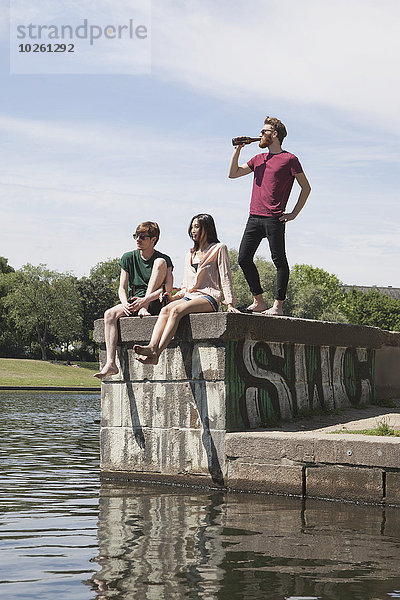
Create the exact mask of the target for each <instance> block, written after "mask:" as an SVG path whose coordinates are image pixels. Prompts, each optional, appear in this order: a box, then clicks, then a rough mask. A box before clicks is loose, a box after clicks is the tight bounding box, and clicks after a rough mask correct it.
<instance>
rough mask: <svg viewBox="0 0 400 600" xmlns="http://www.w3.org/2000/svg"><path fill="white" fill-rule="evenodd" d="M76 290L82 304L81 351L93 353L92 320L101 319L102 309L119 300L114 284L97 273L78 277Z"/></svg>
mask: <svg viewBox="0 0 400 600" xmlns="http://www.w3.org/2000/svg"><path fill="white" fill-rule="evenodd" d="M78 290H79V294H80V298H81V304H82V336H81V341H82V344H83V348H82V352H84V353H86V354H89V355H93V354H94V353H95V351H96V348H97V345H96V343H95V342H94V341H93V329H94V322H95V320H96V319H101V318H102V317H103V314H104V311H105V310H107V308H110V307H111V306H114V305H115V304H116V303H117V302H118V301H119V300H118V296H117V294H116V292H115V285H113V284H112V283H109V282H108V281H107V280H106V278H105V277H101V276H98V274H97V273H96V274H95V275H94V276H91V277H82V278H81V279H79V280H78ZM88 358H89V356H86V359H88Z"/></svg>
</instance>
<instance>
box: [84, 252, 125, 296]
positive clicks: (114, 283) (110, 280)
mask: <svg viewBox="0 0 400 600" xmlns="http://www.w3.org/2000/svg"><path fill="white" fill-rule="evenodd" d="M120 273H121V267H120V266H119V258H109V259H108V260H105V261H101V262H98V263H97V264H96V265H95V266H94V267H92V268H91V269H90V273H89V279H91V280H92V281H102V282H103V283H104V284H106V285H108V286H109V287H110V289H112V290H114V292H115V299H116V301H117V300H118V285H119V276H120Z"/></svg>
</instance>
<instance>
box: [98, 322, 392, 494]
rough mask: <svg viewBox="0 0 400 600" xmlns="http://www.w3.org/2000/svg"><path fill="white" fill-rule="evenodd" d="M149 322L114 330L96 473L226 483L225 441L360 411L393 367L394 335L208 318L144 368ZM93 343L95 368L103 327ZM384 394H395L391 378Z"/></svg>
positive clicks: (190, 325)
mask: <svg viewBox="0 0 400 600" xmlns="http://www.w3.org/2000/svg"><path fill="white" fill-rule="evenodd" d="M154 323H155V318H148V319H136V318H123V319H121V321H120V342H119V347H118V360H119V364H120V373H119V375H117V376H113V377H111V378H110V380H109V381H107V382H103V384H102V427H101V469H102V471H103V472H108V473H118V472H119V473H122V472H123V473H129V474H132V473H136V474H140V475H144V474H145V475H147V476H149V477H153V478H154V477H159V476H162V477H169V478H176V477H185V478H186V479H188V478H197V479H198V478H199V477H200V478H203V481H206V480H208V481H209V482H211V481H212V482H214V483H217V484H226V483H228V484H229V481H227V475H228V477H229V472H228V469H227V461H226V456H225V455H226V433H227V432H233V431H239V432H240V431H245V430H248V429H255V428H257V427H262V426H266V425H268V424H271V423H276V422H277V421H279V420H281V419H291V418H295V417H296V416H298V415H299V414H301V413H302V412H304V411H313V410H315V409H318V410H322V411H323V410H331V409H337V408H342V407H347V406H358V405H361V404H366V403H368V402H370V401H372V400H373V399H374V397H375V375H376V378H377V380H378V381H379V382H380V385H381V383H382V372H383V371H382V369H383V367H382V364H386V358H387V355H390V357H391V359H392V360H393V361H396V360H397V359H399V360H400V357H398V356H397V354H396V352H398V351H399V349H400V334H394V333H390V332H384V331H381V330H379V329H376V328H371V327H359V326H353V325H343V324H334V323H322V322H319V321H306V320H301V319H290V318H276V317H264V316H260V315H258V316H252V315H242V314H227V313H217V314H197V315H190V317H188V318H185V319H184V320H183V321H182V323H181V325H180V327H179V329H178V333H177V335H176V338H175V340H174V342H173V343H172V344H171V345H170V346H169V347H168V349H167V350H166V351H165V352H164V353H163V354H162V356H161V359H160V362H159V364H158V365H157V366H155V367H153V366H145V365H143V364H141V363H138V362H137V361H136V360H135V354H134V352H133V344H134V343H136V342H143V341H146V340H148V339H149V337H150V335H151V331H152V328H153V326H154ZM95 338H96V340H97V341H98V342H99V343H100V346H101V351H100V358H101V361H103V360H104V357H105V350H104V332H103V321H102V320H99V321H97V322H96V330H95ZM382 353H385V356H384V358H385V360H382V356H383V354H382ZM376 356H377V357H378V360H377V363H375V357H376ZM375 364H377V365H378V366H379V369H378V371H377V372H376V373H375ZM396 373H397V372H396ZM396 377H397V379H396ZM397 380H398V381H397ZM390 385H391V390H392V391H393V390H398V392H399V394H400V369H399V370H398V374H397V375H396V376H393V377H392V380H391V383H390ZM381 389H383V388H382V386H381V388H379V389H378V393H379V392H380V390H381ZM238 464H239V463H238ZM268 468H269V467H268ZM288 469H289V467H288ZM295 470H296V478H297V479H296V481H297V483H296V489H295V490H293V489H290V486H291V483H290V481H289V485H288V486H286V487H285V485H286V484H285V485H283V487H282V488H281V489H279V490H278V491H291V492H292V493H301V490H302V485H303V484H302V479H301V478H302V466H299V465H296V467H295ZM270 471H271V469H270ZM286 471H287V473H288V470H286ZM240 477H241V476H238V474H237V473H235V474H234V475H232V481H234V480H239V479H240ZM289 480H290V477H289ZM299 490H300V492H299Z"/></svg>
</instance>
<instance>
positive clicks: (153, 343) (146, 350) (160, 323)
mask: <svg viewBox="0 0 400 600" xmlns="http://www.w3.org/2000/svg"><path fill="white" fill-rule="evenodd" d="M176 302H178V300H177V301H176ZM185 303H186V301H185ZM171 306H172V305H171V304H167V306H164V308H162V309H161V311H160V314H159V315H158V318H157V321H156V324H155V325H154V329H153V333H152V334H151V339H150V342H149V343H148V344H147V346H139V345H138V344H135V345H134V346H133V349H134V351H135V352H136V354H142V355H143V356H152V355H153V354H154V349H155V348H158V344H159V341H160V339H161V336H162V334H163V331H164V328H165V326H166V324H167V321H168V319H169V315H170V310H171Z"/></svg>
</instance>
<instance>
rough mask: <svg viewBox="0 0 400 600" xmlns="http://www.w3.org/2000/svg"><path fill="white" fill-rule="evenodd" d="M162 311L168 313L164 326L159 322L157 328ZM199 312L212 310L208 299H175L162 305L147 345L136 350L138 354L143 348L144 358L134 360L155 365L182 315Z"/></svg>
mask: <svg viewBox="0 0 400 600" xmlns="http://www.w3.org/2000/svg"><path fill="white" fill-rule="evenodd" d="M165 309H168V310H165ZM163 311H165V312H164V315H168V318H167V319H166V320H164V319H165V317H163V324H164V326H163V327H162V326H161V323H160V327H159V328H157V324H158V321H159V320H160V317H161V315H162V313H163ZM199 312H213V308H212V306H211V304H210V303H209V302H208V300H205V299H204V298H195V299H194V300H190V302H187V301H186V300H180V301H179V300H177V301H176V302H174V303H173V304H169V305H168V306H166V307H164V308H163V309H162V311H161V313H160V317H159V318H158V320H157V323H156V326H155V328H154V331H153V335H152V338H151V340H150V343H149V345H148V346H142V347H140V348H141V350H142V351H141V352H138V354H144V352H143V350H145V352H146V354H145V356H144V358H139V357H137V359H136V360H139V361H140V362H142V363H144V364H146V365H156V364H157V363H158V358H159V356H160V354H161V352H162V351H163V350H164V349H165V348H166V347H167V346H168V344H169V343H170V341H171V340H172V338H173V337H174V335H175V333H176V330H177V328H178V325H179V322H180V320H181V319H182V317H184V316H185V315H188V314H191V313H199ZM156 328H157V331H156ZM160 334H161V335H160ZM136 348H137V347H135V348H134V349H135V351H136V352H137V350H136Z"/></svg>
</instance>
